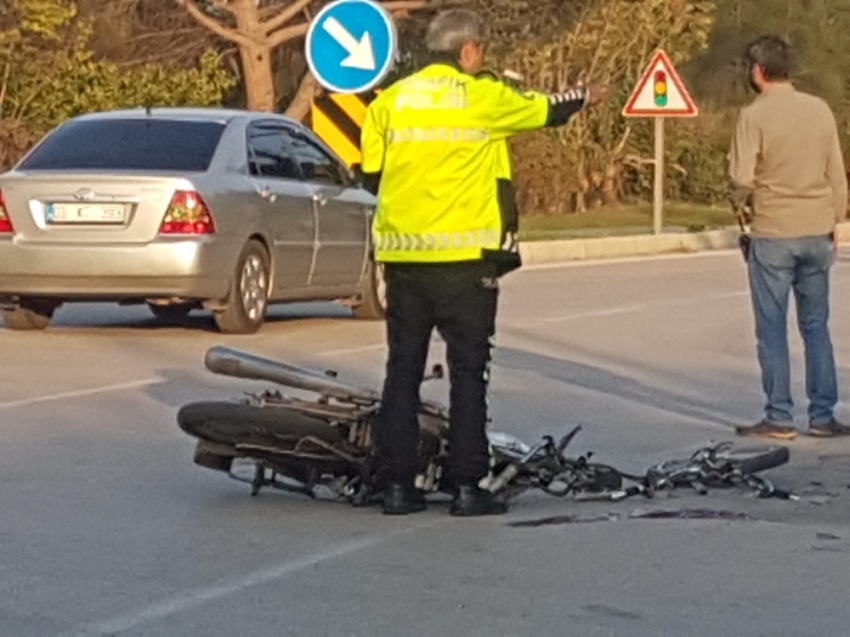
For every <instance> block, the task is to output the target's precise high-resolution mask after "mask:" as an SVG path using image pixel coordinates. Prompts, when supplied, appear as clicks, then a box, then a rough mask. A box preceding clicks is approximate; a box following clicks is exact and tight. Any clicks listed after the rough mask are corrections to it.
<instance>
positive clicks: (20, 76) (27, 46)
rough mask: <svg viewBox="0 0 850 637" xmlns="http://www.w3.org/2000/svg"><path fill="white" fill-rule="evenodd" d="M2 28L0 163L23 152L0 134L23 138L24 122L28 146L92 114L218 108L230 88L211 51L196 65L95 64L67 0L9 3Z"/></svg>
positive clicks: (85, 26)
mask: <svg viewBox="0 0 850 637" xmlns="http://www.w3.org/2000/svg"><path fill="white" fill-rule="evenodd" d="M4 17H11V18H13V19H12V20H6V21H4V20H3V18H4ZM7 23H8V25H9V26H8V27H7V28H5V29H4V30H2V31H0V70H2V71H3V74H2V78H3V84H2V89H0V90H1V91H2V92H0V122H2V123H3V125H2V126H0V145H5V146H6V148H3V150H5V152H4V153H0V163H2V164H4V165H8V163H9V161H10V160H11V156H13V155H14V154H15V152H14V151H16V150H18V151H19V150H21V149H16V148H13V149H12V150H11V151H10V149H9V148H8V147H10V146H12V145H13V142H12V141H10V138H9V137H8V135H6V136H4V135H3V133H4V131H5V132H8V131H11V130H14V131H16V139H17V140H20V139H21V134H20V129H21V125H23V126H24V127H25V129H26V130H27V131H28V132H29V136H28V137H29V138H30V139H29V140H28V141H30V142H31V141H32V138H35V137H38V136H40V135H42V134H44V133H45V132H47V131H48V130H50V129H51V128H52V127H54V126H56V125H57V124H59V123H60V122H62V121H63V120H65V119H67V118H69V117H73V116H75V115H80V114H82V113H87V112H91V111H103V110H114V109H119V108H129V107H139V106H188V105H196V106H210V105H216V104H220V103H221V101H222V99H223V98H224V95H225V94H226V92H227V91H228V90H229V89H230V88H231V87H232V86H233V85H234V83H235V80H234V79H233V77H232V76H231V75H230V74H229V73H228V72H227V71H226V70H225V68H224V67H223V65H222V63H221V59H220V57H219V55H217V54H216V53H214V52H212V51H209V52H207V53H205V54H204V55H203V56H202V57H201V59H200V60H199V62H198V64H197V66H196V67H194V68H185V67H179V66H171V65H164V64H143V65H120V64H117V63H115V62H112V61H110V60H106V59H98V58H97V57H96V56H95V54H94V53H93V51H92V48H91V45H90V43H91V38H92V27H91V23H90V22H89V21H87V20H83V19H81V18H80V17H79V16H78V14H77V7H76V5H75V4H74V3H73V2H71V1H70V0H12V2H11V10H10V11H8V12H7V14H6V16H3V15H0V28H2V27H3V26H6V25H7ZM18 143H20V141H18V142H17V143H16V144H15V145H17V144H18Z"/></svg>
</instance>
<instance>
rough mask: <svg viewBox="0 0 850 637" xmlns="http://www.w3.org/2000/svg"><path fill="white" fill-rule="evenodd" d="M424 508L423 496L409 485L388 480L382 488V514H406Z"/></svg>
mask: <svg viewBox="0 0 850 637" xmlns="http://www.w3.org/2000/svg"><path fill="white" fill-rule="evenodd" d="M425 508H426V506H425V496H424V495H422V492H421V491H419V490H417V489H414V488H413V487H412V486H410V485H407V484H401V483H399V482H390V483H389V484H388V485H387V487H386V488H385V489H384V515H407V514H408V513H416V512H417V511H424V510H425Z"/></svg>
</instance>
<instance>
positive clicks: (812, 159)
mask: <svg viewBox="0 0 850 637" xmlns="http://www.w3.org/2000/svg"><path fill="white" fill-rule="evenodd" d="M746 58H747V63H748V66H749V73H750V81H751V84H752V86H753V88H755V90H756V91H757V92H758V93H759V95H758V97H756V99H755V100H754V101H753V103H752V104H750V105H749V106H747V107H746V108H744V109H743V110H742V111H741V114H740V116H739V119H738V125H737V128H736V130H735V136H734V138H733V140H732V148H731V152H730V156H729V159H730V176H731V178H732V182H733V188H734V190H733V203H734V205H735V206H736V207H737V208H739V209H743V208H745V207H746V208H747V209H748V210H750V211H751V217H750V218H749V221H750V224H751V242H750V246H749V250H748V251H747V252H748V254H747V262H748V268H749V279H750V290H751V293H752V300H753V309H754V312H755V318H756V336H757V339H758V359H759V364H760V365H761V372H762V386H763V388H764V392H765V394H766V396H767V404H766V405H765V413H764V418H763V420H762V421H761V422H759V423H758V424H756V425H755V426H748V427H739V428H738V430H737V431H738V433H739V434H741V435H746V436H769V437H773V438H781V439H786V440H790V439H793V438H795V437H796V435H797V431H796V429H795V427H794V417H793V414H792V409H793V401H792V398H791V381H790V363H789V354H788V333H787V320H788V298H789V295H790V292H791V290H793V291H794V297H795V299H796V302H797V316H798V323H799V328H800V333H801V335H802V337H803V340H804V341H805V345H806V348H805V349H806V392H807V395H808V398H809V408H808V416H809V434H810V435H813V436H821V437H827V436H843V435H850V427H846V426H844V425H841V424H839V423H838V422H836V421H835V418H834V415H833V410H834V408H835V405H836V403H837V402H838V390H837V381H836V372H835V360H834V357H833V349H832V341H831V340H830V335H829V325H828V320H829V271H830V267H831V266H832V263H833V260H834V253H835V241H834V238H835V233H834V231H835V224H836V222H838V221H841V220H843V219H844V217H845V214H846V211H847V178H846V175H845V172H844V160H843V157H842V153H841V146H840V144H839V139H838V131H837V127H836V123H835V117H834V115H833V114H832V111H831V110H830V108H829V106H827V104H826V103H825V102H824V101H823V100H821V99H819V98H817V97H814V96H811V95H807V94H805V93H801V92H799V91H797V90H796V89H795V88H794V86H793V85H792V84H791V82H790V81H789V79H788V78H789V73H790V67H791V55H790V47H789V45H788V44H787V43H786V42H785V41H784V40H783V39H781V38H778V37H775V36H764V37H762V38H759V39H758V40H756V41H755V42H753V43H752V44H751V45H750V46H749V47H748V49H747V53H746Z"/></svg>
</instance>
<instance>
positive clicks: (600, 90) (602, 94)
mask: <svg viewBox="0 0 850 637" xmlns="http://www.w3.org/2000/svg"><path fill="white" fill-rule="evenodd" d="M587 91H588V93H590V99H589V100H588V106H596V105H597V104H601V103H602V102H604V101H605V100H606V99H608V85H607V84H601V83H597V84H588V85H587Z"/></svg>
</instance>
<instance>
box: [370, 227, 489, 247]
mask: <svg viewBox="0 0 850 637" xmlns="http://www.w3.org/2000/svg"><path fill="white" fill-rule="evenodd" d="M499 235H500V232H499V230H498V229H493V230H474V231H471V232H424V233H420V234H408V233H401V232H383V233H375V237H374V240H375V248H376V249H377V250H378V251H380V252H399V251H405V252H424V251H434V252H438V251H440V250H466V249H470V248H492V247H494V246H498V245H499V240H500V236H499Z"/></svg>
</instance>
